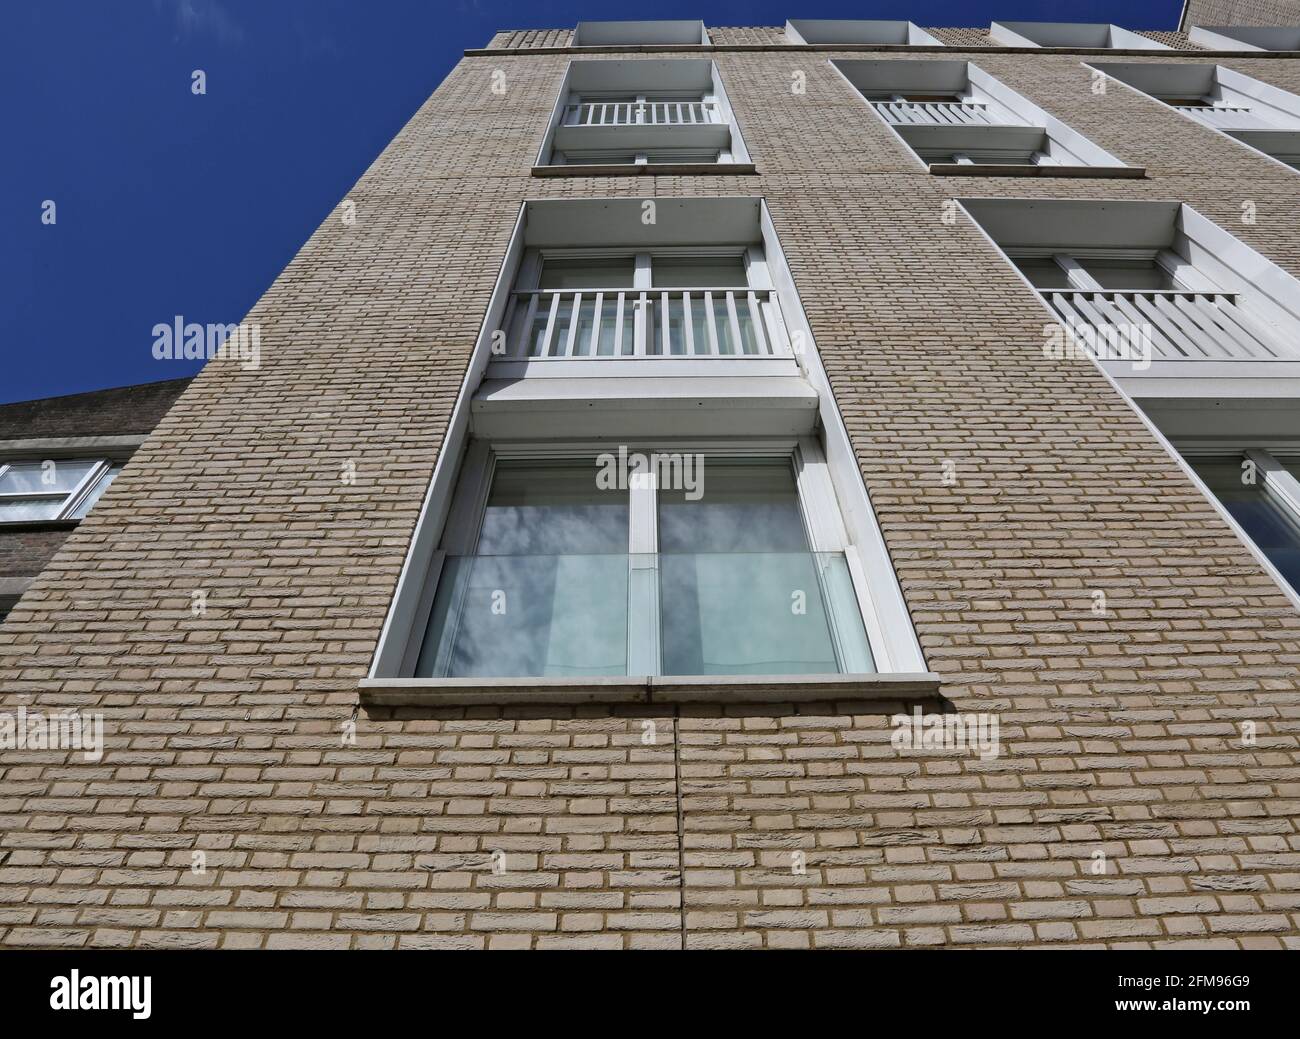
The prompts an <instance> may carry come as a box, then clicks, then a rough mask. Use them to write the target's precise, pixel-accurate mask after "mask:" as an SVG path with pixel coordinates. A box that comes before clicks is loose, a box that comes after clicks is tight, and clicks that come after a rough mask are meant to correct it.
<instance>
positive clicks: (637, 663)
mask: <svg viewBox="0 0 1300 1039" xmlns="http://www.w3.org/2000/svg"><path fill="white" fill-rule="evenodd" d="M620 446H624V447H626V449H627V451H628V453H629V454H633V453H636V452H640V453H643V454H645V455H647V456H649V455H653V454H655V453H664V454H670V453H680V454H698V455H702V456H704V468H703V473H704V479H705V481H707V480H708V476H707V473H708V463H709V459H714V460H717V461H719V462H726V461H729V460H731V459H736V458H769V459H788V460H789V462H790V464H791V469H792V472H793V474H794V477H795V485H796V489H797V492H798V497H799V508H800V511H801V513H802V515H803V524H804V533H805V535H806V537H807V540H808V548H807V551H808V553H809V554H841V555H843V556H844V558H845V563H846V565H847V567H848V571H849V576H850V579H851V580H852V582H853V593H854V602H855V604H856V606H857V609H858V613H859V615H860V617H861V619H862V626H863V629H864V631H865V632H866V635H867V643H868V646H869V647H870V649H871V656H872V660H871V668H870V670H868V669H867V667H866V662H865V661H862V660H860V659H858V658H856V657H855V656H854V654H853V652H852V649H851V647H849V646H847V645H846V644H845V641H844V639H843V638H841V636H840V633H839V632H838V631H837V630H836V628H835V625H834V623H833V622H834V617H833V615H832V613H831V611H830V610H829V609H828V610H827V619H828V622H830V633H831V638H832V642H833V644H834V647H835V655H836V659H837V660H838V661H839V662H840V664H841V671H840V672H839V673H840V674H844V675H854V674H876V673H878V672H879V668H878V666H877V664H876V661H879V660H881V659H884V660H888V659H889V651H888V648H887V646H886V645H885V633H884V631H883V630H882V628H881V625H880V620H879V618H878V616H877V615H876V612H875V608H874V606H873V605H872V601H871V596H870V594H869V589H868V587H867V577H866V573H865V571H864V569H863V566H862V561H861V558H860V557H859V555H858V552H857V550H856V548H855V547H854V546H853V545H852V544H851V543H850V539H849V536H848V533H847V530H846V528H845V525H844V520H843V518H842V516H841V514H840V507H839V502H838V501H837V499H836V496H835V488H834V486H833V484H832V482H831V477H830V471H829V469H828V467H827V464H826V456H825V455H824V454H823V452H822V449H821V445H820V444H819V443H818V442H817V439H816V438H815V437H797V438H789V439H782V438H758V437H754V438H751V437H746V438H744V439H740V440H733V439H703V440H692V441H687V442H682V441H666V440H643V441H635V442H633V443H629V444H625V445H620ZM610 448H611V445H610V444H608V443H606V442H603V441H582V442H574V443H567V444H552V443H546V442H537V441H500V442H494V441H488V440H473V441H471V442H470V444H469V447H468V449H467V450H466V453H465V460H464V462H463V463H462V466H461V472H460V476H459V479H458V480H457V483H456V488H455V491H454V492H453V496H452V501H451V506H450V511H449V513H448V517H447V524H446V528H445V530H444V532H443V538H442V544H441V546H440V547H439V549H438V554H437V561H436V565H435V567H434V568H433V569H431V570H430V574H429V579H428V581H427V583H426V585H425V587H424V589H423V591H422V594H421V601H420V607H419V611H418V614H417V617H416V620H415V623H414V624H413V626H412V637H411V640H410V643H409V645H408V646H407V650H406V656H405V660H404V662H403V670H404V671H405V672H406V673H408V674H413V673H414V671H415V667H416V663H417V661H418V659H419V656H420V653H421V651H422V648H423V645H424V640H425V638H426V637H427V632H428V625H429V618H430V617H431V615H432V611H433V604H434V599H435V598H436V596H437V591H438V587H437V586H438V581H439V579H440V576H441V570H442V564H443V561H444V560H445V559H446V557H447V556H449V555H452V556H472V555H474V554H475V553H476V550H477V547H478V538H479V534H480V532H481V529H482V523H483V516H484V512H485V509H486V507H487V501H488V495H489V494H490V492H491V488H492V481H493V479H494V478H495V475H496V468H497V464H498V463H499V462H502V461H506V462H512V461H519V460H529V459H532V460H537V461H547V462H550V461H560V460H565V459H575V460H594V459H595V458H596V457H597V456H598V455H600V454H602V453H604V452H608V451H610ZM655 479H656V475H655V473H653V472H651V473H649V474H647V478H646V479H642V480H635V481H629V488H628V516H629V521H628V554H629V557H630V566H631V567H632V570H633V574H631V575H629V578H630V579H629V584H628V594H629V597H633V596H636V597H639V598H640V600H641V601H640V603H639V606H638V608H636V609H634V610H633V611H631V612H630V614H629V616H640V617H643V618H646V619H647V620H648V621H649V623H648V624H647V626H646V627H647V629H651V630H643V631H642V632H641V633H640V637H639V638H638V637H636V634H635V633H632V632H629V642H628V674H629V675H634V676H640V675H659V674H660V673H661V672H660V644H659V631H658V626H659V620H660V618H659V609H658V590H659V584H658V580H657V575H658V558H659V557H658V553H659V540H658V488H657V487H656V485H655ZM639 572H646V573H647V574H648V576H649V577H650V580H648V581H639V582H638V581H636V580H634V579H632V578H634V577H635V575H636V574H637V573H639Z"/></svg>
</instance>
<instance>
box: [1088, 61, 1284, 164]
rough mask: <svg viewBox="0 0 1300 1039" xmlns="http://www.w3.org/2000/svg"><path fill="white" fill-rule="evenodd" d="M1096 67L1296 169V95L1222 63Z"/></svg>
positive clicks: (1104, 65)
mask: <svg viewBox="0 0 1300 1039" xmlns="http://www.w3.org/2000/svg"><path fill="white" fill-rule="evenodd" d="M1096 69H1097V70H1098V71H1100V72H1103V73H1105V74H1106V75H1107V76H1110V77H1112V78H1114V79H1117V80H1119V81H1120V82H1121V83H1124V84H1126V85H1127V86H1130V87H1132V88H1133V89H1134V90H1137V91H1140V92H1142V93H1144V94H1146V95H1147V96H1149V97H1153V98H1155V99H1156V100H1157V101H1160V102H1162V103H1163V104H1165V105H1168V106H1169V107H1170V108H1172V109H1173V110H1174V111H1175V112H1177V113H1178V114H1179V115H1182V116H1185V117H1186V118H1188V119H1193V120H1195V121H1196V122H1198V123H1200V124H1201V125H1202V126H1208V127H1209V128H1211V129H1212V130H1217V131H1219V132H1220V133H1222V134H1225V135H1226V136H1228V137H1231V138H1232V139H1233V140H1235V141H1238V142H1240V143H1241V144H1243V145H1245V146H1246V147H1248V148H1252V149H1254V150H1255V151H1258V152H1262V153H1263V154H1265V155H1267V156H1269V157H1270V158H1273V159H1276V160H1277V161H1279V162H1282V163H1285V164H1286V165H1288V166H1291V167H1292V168H1295V169H1300V97H1297V96H1296V95H1295V94H1292V93H1289V92H1288V91H1285V90H1282V89H1280V88H1278V87H1275V86H1273V85H1272V84H1270V83H1264V82H1261V81H1260V80H1257V79H1252V78H1251V77H1250V76H1246V75H1243V74H1242V73H1240V72H1237V71H1235V70H1234V69H1230V68H1225V67H1224V66H1222V65H1162V64H1155V63H1142V64H1109V63H1107V64H1099V65H1097V66H1096Z"/></svg>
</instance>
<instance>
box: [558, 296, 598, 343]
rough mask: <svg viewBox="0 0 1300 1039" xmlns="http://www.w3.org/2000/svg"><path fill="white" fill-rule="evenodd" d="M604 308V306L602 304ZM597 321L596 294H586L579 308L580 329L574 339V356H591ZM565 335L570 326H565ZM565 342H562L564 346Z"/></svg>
mask: <svg viewBox="0 0 1300 1039" xmlns="http://www.w3.org/2000/svg"><path fill="white" fill-rule="evenodd" d="M601 309H602V310H603V309H604V307H603V306H602V307H601ZM595 322H596V299H595V297H594V296H584V297H583V298H582V305H581V306H580V307H579V308H578V330H577V332H576V334H575V335H574V340H573V356H575V357H590V356H591V337H592V333H593V332H594V331H595V328H594V325H595ZM565 335H566V336H567V335H568V328H567V326H566V328H565ZM563 345H564V344H561V346H563Z"/></svg>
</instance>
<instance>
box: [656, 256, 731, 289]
mask: <svg viewBox="0 0 1300 1039" xmlns="http://www.w3.org/2000/svg"><path fill="white" fill-rule="evenodd" d="M650 277H651V284H653V285H654V287H655V288H657V289H694V288H704V289H713V288H733V287H736V288H741V287H744V286H745V285H747V284H749V283H748V282H747V281H746V279H745V261H744V260H743V259H742V258H741V257H739V256H736V257H728V256H709V257H698V258H696V257H690V256H673V257H662V258H661V257H655V258H654V259H653V260H652V261H651V264H650Z"/></svg>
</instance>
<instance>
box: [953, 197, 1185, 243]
mask: <svg viewBox="0 0 1300 1039" xmlns="http://www.w3.org/2000/svg"><path fill="white" fill-rule="evenodd" d="M958 201H959V202H961V204H962V205H963V206H964V207H965V208H966V211H967V212H968V213H970V215H971V217H972V218H973V219H974V220H975V222H976V223H978V224H979V225H980V226H981V227H982V228H984V230H985V231H986V232H987V233H988V235H989V237H990V238H992V239H993V240H994V241H995V242H996V243H997V244H998V246H999V247H1001V248H1002V249H1004V250H1005V249H1036V248H1059V249H1061V250H1062V251H1068V250H1070V249H1106V248H1114V247H1116V246H1122V247H1124V248H1132V249H1167V248H1168V247H1169V246H1170V244H1171V243H1172V242H1173V240H1174V234H1175V230H1176V221H1177V218H1178V207H1179V203H1177V202H1146V201H1131V202H1099V201H1093V200H1091V199H1014V198H963V199H959V200H958Z"/></svg>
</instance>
